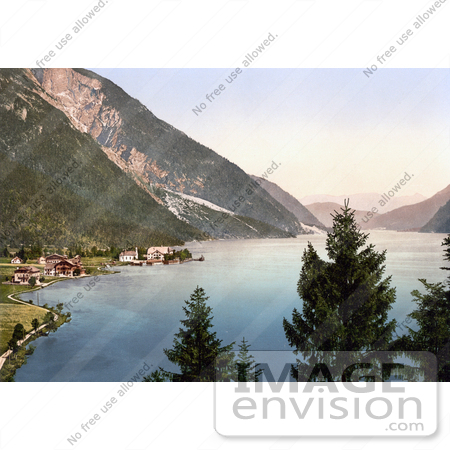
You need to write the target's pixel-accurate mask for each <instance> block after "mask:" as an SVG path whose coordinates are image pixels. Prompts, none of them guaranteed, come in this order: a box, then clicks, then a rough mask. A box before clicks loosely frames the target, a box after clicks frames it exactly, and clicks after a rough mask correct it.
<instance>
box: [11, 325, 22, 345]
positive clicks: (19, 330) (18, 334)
mask: <svg viewBox="0 0 450 450" xmlns="http://www.w3.org/2000/svg"><path fill="white" fill-rule="evenodd" d="M12 337H13V338H15V339H16V340H17V341H19V340H21V339H24V338H25V328H24V326H23V325H22V324H21V323H18V324H17V325H16V326H15V327H14V331H13V336H12Z"/></svg>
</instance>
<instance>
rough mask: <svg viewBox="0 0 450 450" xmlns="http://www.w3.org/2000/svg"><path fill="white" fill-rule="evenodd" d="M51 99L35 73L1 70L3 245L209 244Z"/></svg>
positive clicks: (0, 225) (0, 237)
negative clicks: (194, 241)
mask: <svg viewBox="0 0 450 450" xmlns="http://www.w3.org/2000/svg"><path fill="white" fill-rule="evenodd" d="M47 97H48V96H47V94H46V93H45V92H44V91H43V90H42V89H41V88H40V87H39V85H38V84H37V83H36V82H35V80H33V77H32V74H31V72H30V71H28V70H25V69H1V70H0V191H1V195H0V211H1V215H0V216H1V217H0V230H1V232H0V240H1V242H2V245H6V244H8V245H11V246H18V245H20V244H22V243H25V244H27V245H29V244H30V243H36V242H40V243H42V244H43V245H52V244H53V245H57V246H68V245H74V244H81V245H84V246H91V245H98V246H101V247H102V246H106V245H114V246H122V245H124V244H125V243H126V242H131V243H133V244H137V245H146V244H147V243H149V242H151V243H152V244H153V243H155V244H154V245H163V244H165V245H177V244H181V243H182V242H183V241H185V240H192V239H202V238H203V239H204V238H205V237H204V236H202V233H201V232H200V230H198V229H196V228H195V227H193V226H191V225H189V224H187V223H186V222H184V221H182V220H180V219H178V218H177V217H176V216H175V215H174V214H173V213H171V212H170V211H169V210H167V208H165V207H164V205H162V202H158V201H156V200H155V199H154V198H152V197H151V196H150V195H148V194H147V193H146V192H145V191H144V190H143V189H141V188H140V187H139V186H138V185H137V184H136V183H135V181H134V180H133V179H132V178H131V177H130V176H129V175H128V174H127V173H125V172H124V171H123V170H121V169H120V168H119V167H118V166H117V165H116V164H114V163H113V162H112V161H110V159H109V158H108V157H107V155H106V154H105V152H104V151H103V150H102V148H101V147H100V145H99V144H98V143H97V142H95V141H94V140H93V139H92V138H91V137H90V136H89V135H87V134H85V133H80V131H79V130H77V129H76V128H75V127H74V126H73V125H72V124H71V122H70V121H69V119H68V118H67V117H66V115H65V114H64V113H62V112H61V111H60V110H59V109H58V108H56V107H54V106H53V105H52V104H51V103H54V101H53V100H51V102H49V101H47V100H46V98H47ZM169 243H171V244H169Z"/></svg>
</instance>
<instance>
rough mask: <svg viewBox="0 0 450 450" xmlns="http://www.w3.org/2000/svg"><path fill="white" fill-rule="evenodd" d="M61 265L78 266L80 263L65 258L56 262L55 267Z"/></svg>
mask: <svg viewBox="0 0 450 450" xmlns="http://www.w3.org/2000/svg"><path fill="white" fill-rule="evenodd" d="M59 266H72V267H78V264H74V263H71V262H70V261H67V260H66V259H64V260H63V261H59V262H57V263H55V267H59Z"/></svg>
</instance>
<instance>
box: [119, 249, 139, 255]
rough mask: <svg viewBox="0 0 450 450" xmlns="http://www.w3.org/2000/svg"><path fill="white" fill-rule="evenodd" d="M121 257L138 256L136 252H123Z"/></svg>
mask: <svg viewBox="0 0 450 450" xmlns="http://www.w3.org/2000/svg"><path fill="white" fill-rule="evenodd" d="M119 256H136V252H135V251H134V250H126V251H125V252H122V253H121V254H120V255H119Z"/></svg>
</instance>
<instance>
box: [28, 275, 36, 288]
mask: <svg viewBox="0 0 450 450" xmlns="http://www.w3.org/2000/svg"><path fill="white" fill-rule="evenodd" d="M28 284H29V285H30V286H31V287H34V286H35V284H36V277H30V279H29V280H28Z"/></svg>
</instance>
